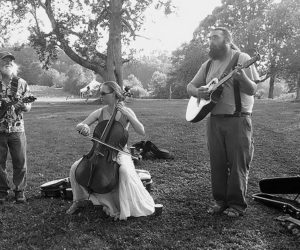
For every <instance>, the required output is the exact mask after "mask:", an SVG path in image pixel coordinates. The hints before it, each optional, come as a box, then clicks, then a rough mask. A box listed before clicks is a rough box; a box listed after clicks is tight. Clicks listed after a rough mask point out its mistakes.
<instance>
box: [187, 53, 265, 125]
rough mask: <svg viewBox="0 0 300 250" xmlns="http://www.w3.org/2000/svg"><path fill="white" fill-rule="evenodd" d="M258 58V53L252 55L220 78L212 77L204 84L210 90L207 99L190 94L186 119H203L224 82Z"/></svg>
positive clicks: (196, 120)
mask: <svg viewBox="0 0 300 250" xmlns="http://www.w3.org/2000/svg"><path fill="white" fill-rule="evenodd" d="M259 59H260V55H259V54H256V55H255V56H254V57H252V58H250V59H249V60H248V61H246V62H245V63H244V64H243V65H238V66H237V67H235V69H234V70H232V71H231V72H230V73H228V74H227V75H225V76H224V77H223V78H222V79H221V80H218V78H214V79H212V80H211V81H210V82H209V83H208V84H206V85H205V86H204V87H206V88H208V91H209V92H210V95H209V97H208V98H207V99H203V98H196V97H193V96H191V98H190V100H189V102H188V106H187V109H186V116H185V118H186V120H187V121H188V122H193V123H195V122H199V121H201V120H203V119H204V118H205V117H206V116H207V115H208V114H209V113H210V111H212V109H213V108H214V107H215V105H216V104H217V103H218V101H219V100H220V97H221V94H222V91H223V86H224V83H225V82H226V81H227V80H229V79H230V78H231V77H232V75H233V74H234V73H235V72H237V71H239V70H241V69H243V68H248V67H249V66H250V65H252V64H253V63H255V62H256V61H258V60H259Z"/></svg>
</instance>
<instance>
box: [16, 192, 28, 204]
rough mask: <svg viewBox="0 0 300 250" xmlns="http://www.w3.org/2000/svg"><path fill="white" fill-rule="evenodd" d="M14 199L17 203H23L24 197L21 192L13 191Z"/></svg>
mask: <svg viewBox="0 0 300 250" xmlns="http://www.w3.org/2000/svg"><path fill="white" fill-rule="evenodd" d="M15 199H16V202H17V203H25V202H26V197H25V195H24V192H23V191H15Z"/></svg>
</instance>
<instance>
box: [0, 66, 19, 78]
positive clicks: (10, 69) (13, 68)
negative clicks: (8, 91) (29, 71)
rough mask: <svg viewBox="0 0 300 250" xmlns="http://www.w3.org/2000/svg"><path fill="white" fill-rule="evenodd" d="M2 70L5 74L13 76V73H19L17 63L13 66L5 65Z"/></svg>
mask: <svg viewBox="0 0 300 250" xmlns="http://www.w3.org/2000/svg"><path fill="white" fill-rule="evenodd" d="M0 72H1V73H2V74H3V75H7V76H9V77H10V76H12V75H16V74H17V66H16V65H12V66H3V67H2V68H1V69H0Z"/></svg>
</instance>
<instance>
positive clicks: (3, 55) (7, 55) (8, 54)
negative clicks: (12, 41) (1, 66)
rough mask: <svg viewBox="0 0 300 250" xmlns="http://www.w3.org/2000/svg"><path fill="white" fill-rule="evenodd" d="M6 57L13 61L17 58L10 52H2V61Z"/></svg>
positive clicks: (0, 54) (0, 56)
mask: <svg viewBox="0 0 300 250" xmlns="http://www.w3.org/2000/svg"><path fill="white" fill-rule="evenodd" d="M5 57H10V58H11V59H13V60H15V59H16V58H15V57H14V56H13V54H12V53H10V52H8V51H1V52H0V59H3V58H5Z"/></svg>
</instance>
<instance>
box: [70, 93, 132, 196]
mask: <svg viewBox="0 0 300 250" xmlns="http://www.w3.org/2000/svg"><path fill="white" fill-rule="evenodd" d="M125 94H126V93H124V95H125ZM116 114H117V108H116V105H115V107H114V110H113V113H112V116H111V118H110V119H109V120H103V121H101V122H99V123H98V124H97V126H96V127H95V129H94V132H93V137H90V136H87V137H88V138H90V139H92V141H93V147H92V149H91V150H90V152H89V153H88V154H86V155H84V156H83V158H82V159H81V161H80V162H79V164H78V166H77V167H76V169H75V178H76V181H77V182H78V183H79V184H80V185H81V186H83V187H85V188H86V189H87V190H88V192H89V193H99V194H104V193H109V192H110V191H112V190H113V189H114V188H115V187H116V186H117V185H118V181H119V164H118V163H117V162H116V161H114V159H115V158H116V156H117V154H118V152H122V153H124V154H128V155H130V154H129V153H127V152H125V151H123V148H124V146H125V145H126V144H127V141H128V131H127V130H126V129H125V128H124V126H123V125H122V124H121V123H120V122H118V121H116V120H115V117H116Z"/></svg>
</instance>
